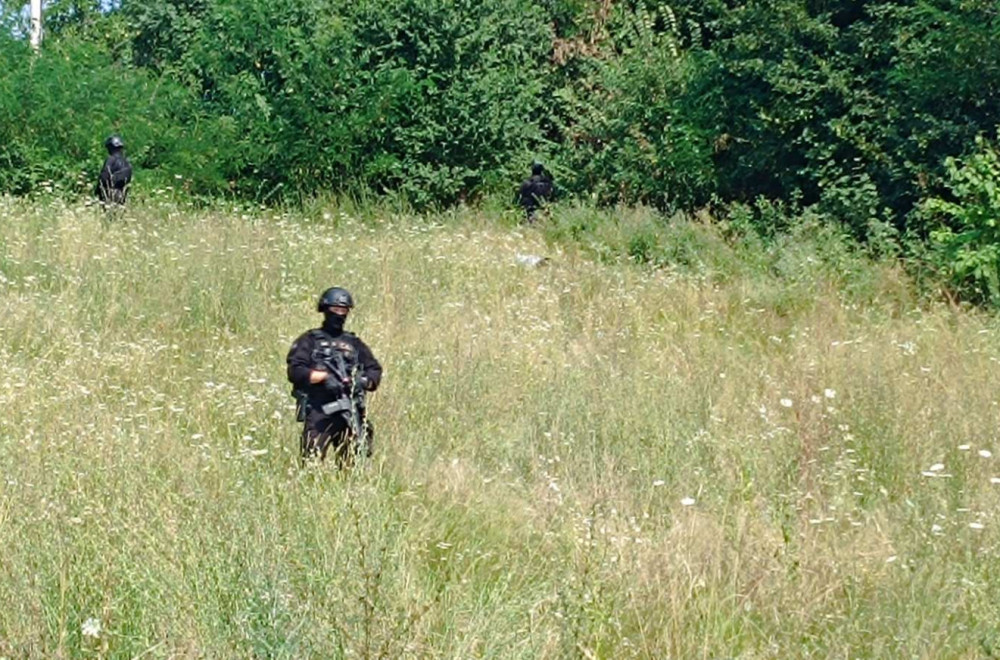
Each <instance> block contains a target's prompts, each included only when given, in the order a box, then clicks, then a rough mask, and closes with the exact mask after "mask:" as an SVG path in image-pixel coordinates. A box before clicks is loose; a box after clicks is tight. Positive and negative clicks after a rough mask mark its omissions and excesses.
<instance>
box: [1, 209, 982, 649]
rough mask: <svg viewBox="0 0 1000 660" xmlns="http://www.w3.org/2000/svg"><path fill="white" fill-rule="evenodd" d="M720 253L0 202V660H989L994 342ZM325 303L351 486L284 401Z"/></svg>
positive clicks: (902, 306)
mask: <svg viewBox="0 0 1000 660" xmlns="http://www.w3.org/2000/svg"><path fill="white" fill-rule="evenodd" d="M567 213H570V211H567ZM553 222H554V223H555V226H556V227H557V230H551V231H556V232H558V231H561V230H560V229H558V228H560V227H562V228H563V229H565V227H566V226H568V225H567V223H569V224H571V223H572V218H569V217H566V218H560V217H557V218H555V219H554V221H553ZM623 222H630V221H629V220H628V219H627V217H626V218H625V220H623ZM607 231H609V232H612V231H613V230H611V229H609V230H607ZM713 231H714V230H712V229H710V228H698V227H691V228H688V229H684V230H678V234H677V235H678V236H687V237H688V238H689V239H690V238H691V237H695V238H698V240H699V241H700V242H698V241H695V242H694V243H692V245H694V247H691V246H690V245H689V246H688V248H686V249H687V252H686V253H685V254H686V255H687V257H688V258H687V262H688V263H687V265H686V266H684V267H680V266H671V265H670V264H669V263H663V264H662V266H663V267H661V268H657V269H653V268H650V267H638V266H634V265H630V264H627V263H615V262H614V260H612V259H604V260H602V259H594V258H592V256H593V255H594V254H595V252H596V253H597V254H598V255H600V251H599V250H596V248H595V249H582V248H579V247H574V244H572V243H567V242H560V241H557V242H549V243H546V241H545V236H544V235H543V234H542V233H541V232H539V231H538V230H534V229H527V230H520V231H515V230H511V229H509V228H506V227H505V226H504V224H503V222H501V221H498V220H497V219H496V218H491V217H484V216H479V215H476V214H475V213H474V212H472V211H460V212H454V213H452V214H451V215H449V216H441V217H439V218H437V219H434V218H430V219H428V218H422V219H416V218H405V217H393V216H391V215H383V216H379V215H377V214H374V215H369V217H367V219H359V218H354V217H351V216H350V214H348V213H346V212H345V213H339V214H338V212H336V211H334V212H332V215H330V216H329V217H327V218H325V219H324V218H319V219H316V220H309V219H307V218H303V217H299V216H295V215H278V214H272V213H267V214H264V215H255V214H247V213H246V212H244V211H239V210H234V211H232V212H225V211H223V210H220V209H216V210H212V211H196V210H192V209H187V208H183V207H179V206H174V205H169V204H161V205H157V204H150V205H149V206H145V207H140V208H138V209H136V210H134V211H131V212H129V214H127V215H126V217H124V218H121V219H119V220H118V221H117V222H115V223H114V224H108V223H106V222H103V221H102V219H101V218H100V216H99V214H98V213H96V212H95V211H93V210H88V209H85V208H81V207H75V206H64V205H61V204H59V203H51V204H49V203H43V204H40V205H39V206H37V207H34V208H32V207H29V206H28V205H27V203H25V202H15V201H11V200H0V410H2V411H3V413H2V414H0V548H2V549H3V550H2V561H0V602H3V603H4V606H3V607H2V608H0V656H10V657H134V656H139V655H143V657H251V656H253V657H285V658H302V657H317V658H321V657H323V658H325V657H348V656H349V657H363V658H372V657H387V658H396V657H446V658H470V657H495V658H561V657H587V658H623V657H643V658H667V657H673V658H721V657H739V658H763V657H817V658H827V657H847V656H850V657H872V658H875V657H880V658H884V657H904V656H905V657H928V658H930V657H933V658H947V657H992V655H993V654H994V653H996V652H997V648H998V647H1000V634H998V633H997V632H996V630H997V626H996V623H997V620H998V614H1000V612H998V607H1000V606H998V604H997V603H998V600H997V598H996V594H997V589H998V588H1000V578H998V577H997V574H996V571H995V570H994V567H995V566H996V560H997V559H998V554H1000V551H998V545H997V544H998V541H1000V520H998V518H997V514H996V511H997V504H998V502H1000V485H997V484H996V483H994V482H995V481H1000V479H998V478H1000V464H998V461H1000V457H998V456H994V455H993V453H995V452H1000V439H998V433H997V428H998V422H1000V406H998V395H997V392H998V391H1000V366H998V357H1000V332H998V330H1000V329H998V327H997V324H996V322H995V321H994V320H993V319H992V318H990V317H987V316H983V315H979V314H974V313H968V314H966V313H964V312H956V311H953V310H948V309H945V308H918V307H917V306H915V305H914V304H912V303H909V302H908V300H909V298H907V296H906V294H905V286H906V285H905V282H903V281H902V279H901V278H900V276H899V275H898V273H897V272H896V270H895V269H893V268H892V267H891V266H889V265H880V264H868V265H865V266H863V268H866V269H867V270H866V271H865V272H864V276H865V277H866V278H867V280H865V281H868V282H869V283H870V286H869V289H868V290H867V293H866V294H865V296H864V297H863V299H859V298H858V297H856V296H855V297H852V296H851V295H848V293H847V290H848V287H846V286H845V280H844V276H843V274H842V273H839V272H838V271H837V270H836V268H834V267H831V266H830V264H831V263H832V261H831V260H830V259H829V258H828V257H829V256H830V252H829V250H826V251H824V250H822V249H820V248H821V247H822V244H820V243H817V242H810V240H809V239H807V238H806V237H803V238H802V242H800V243H796V242H789V243H788V244H786V245H785V246H784V247H783V249H782V251H781V253H780V257H776V258H775V259H774V260H772V261H771V262H769V265H768V266H767V267H766V268H764V267H762V266H760V265H759V264H760V263H761V262H760V261H754V260H753V259H751V256H752V254H751V255H750V256H747V254H750V253H749V252H748V253H747V254H744V255H743V256H740V252H739V250H738V249H736V248H733V249H732V250H731V251H730V252H726V253H725V254H724V255H723V256H724V257H725V259H731V260H734V261H732V264H735V265H732V266H731V267H729V268H728V270H727V271H726V273H724V274H725V277H721V276H720V271H718V268H717V266H718V264H719V263H720V261H719V260H720V258H721V257H720V254H722V253H721V252H719V251H720V250H723V249H724V248H723V247H721V246H724V242H722V241H721V239H718V237H717V236H716V235H715V234H714V233H713ZM685 232H686V233H685ZM551 235H552V234H551V233H550V236H551ZM604 238H605V239H608V236H605V237H604ZM609 240H610V239H609ZM605 244H606V243H605ZM698 245H701V246H704V249H705V250H707V251H710V250H713V249H715V250H717V251H716V252H706V253H705V254H699V253H698V249H699V248H698V247H697V246H698ZM712 246H716V247H715V248H713V247H712ZM817 246H819V247H817ZM725 249H729V248H725ZM519 253H533V254H544V255H546V256H548V257H549V261H548V263H546V264H545V265H544V266H541V267H538V268H529V267H525V266H524V265H522V264H520V263H519V261H518V259H517V255H518V254H519ZM741 259H742V260H741ZM713 264H715V266H713ZM857 267H859V268H861V267H862V266H857ZM713 269H715V270H713ZM852 281H853V280H852ZM335 284H336V285H342V286H347V287H348V288H350V289H351V290H352V291H353V292H354V293H355V296H356V299H357V300H358V308H357V310H356V312H355V314H354V315H353V316H352V318H351V320H350V322H349V325H350V327H352V328H353V329H354V330H355V331H357V332H358V333H359V334H360V335H361V336H362V337H363V338H365V340H366V341H367V342H368V343H369V344H370V345H371V346H372V347H373V349H374V351H375V353H376V355H377V356H378V357H379V359H380V360H381V361H382V362H383V364H384V365H385V368H386V376H385V381H384V386H383V387H382V389H380V391H379V392H378V393H377V394H376V395H375V396H374V397H373V401H372V407H371V412H372V416H373V418H374V420H375V424H376V432H377V440H376V443H377V454H376V457H375V460H374V461H373V464H371V465H370V466H368V467H367V468H365V469H356V470H353V471H350V472H348V473H337V472H336V471H334V470H332V469H329V468H323V469H310V470H302V469H300V468H299V467H298V464H297V456H296V451H297V433H298V427H297V426H296V424H295V423H294V420H293V417H294V414H293V410H292V400H291V398H290V397H289V386H288V385H287V383H286V382H285V379H284V356H285V352H286V351H287V349H288V346H289V344H290V342H291V340H292V339H293V338H294V337H295V336H296V335H297V334H298V333H299V332H301V331H302V330H304V329H306V328H308V327H312V326H314V325H315V324H316V323H317V321H318V318H319V317H318V315H316V314H315V313H314V311H313V305H314V304H315V303H314V299H315V296H316V295H317V294H318V293H319V291H321V290H322V289H323V288H325V287H326V286H331V285H335ZM901 291H902V292H903V293H900V292H901ZM859 300H861V302H859Z"/></svg>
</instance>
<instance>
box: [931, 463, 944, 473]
mask: <svg viewBox="0 0 1000 660" xmlns="http://www.w3.org/2000/svg"><path fill="white" fill-rule="evenodd" d="M927 469H928V470H930V471H931V472H940V471H941V470H943V469H944V463H935V464H934V465H932V466H930V467H929V468H927Z"/></svg>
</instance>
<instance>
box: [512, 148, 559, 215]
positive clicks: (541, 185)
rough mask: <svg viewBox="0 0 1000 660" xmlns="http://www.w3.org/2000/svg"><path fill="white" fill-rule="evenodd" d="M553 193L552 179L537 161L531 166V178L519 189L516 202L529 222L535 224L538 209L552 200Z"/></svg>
mask: <svg viewBox="0 0 1000 660" xmlns="http://www.w3.org/2000/svg"><path fill="white" fill-rule="evenodd" d="M552 193H553V188H552V177H551V176H549V173H548V172H546V171H545V166H544V165H542V164H541V163H539V162H538V161H537V160H536V161H535V162H533V163H532V164H531V176H530V177H528V178H527V179H525V180H524V183H522V184H521V187H520V188H518V190H517V196H516V197H515V200H514V201H515V202H516V203H517V204H518V205H519V206H520V207H521V208H523V209H524V216H525V218H526V219H527V221H528V222H534V221H535V215H536V213H537V211H538V209H539V208H541V207H543V206H544V205H545V204H547V203H548V202H550V201H551V200H552Z"/></svg>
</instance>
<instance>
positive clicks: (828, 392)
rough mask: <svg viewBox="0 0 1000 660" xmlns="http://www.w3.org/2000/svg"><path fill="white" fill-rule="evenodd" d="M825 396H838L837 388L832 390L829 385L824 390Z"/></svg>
mask: <svg viewBox="0 0 1000 660" xmlns="http://www.w3.org/2000/svg"><path fill="white" fill-rule="evenodd" d="M823 396H825V397H826V398H828V399H832V398H834V397H835V396H837V390H832V389H830V388H829V387H828V388H826V389H825V390H823Z"/></svg>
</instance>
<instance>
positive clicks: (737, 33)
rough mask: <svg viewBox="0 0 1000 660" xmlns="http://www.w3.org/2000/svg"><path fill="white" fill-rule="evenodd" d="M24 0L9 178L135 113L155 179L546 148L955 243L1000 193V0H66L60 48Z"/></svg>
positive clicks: (710, 197)
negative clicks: (993, 161) (999, 144)
mask: <svg viewBox="0 0 1000 660" xmlns="http://www.w3.org/2000/svg"><path fill="white" fill-rule="evenodd" d="M22 14H23V13H20V12H19V13H12V12H10V11H7V12H6V14H5V15H4V17H3V18H2V21H3V23H4V28H5V29H3V30H2V32H0V190H3V191H7V192H13V193H18V194H20V193H28V192H31V191H33V190H37V189H39V188H40V187H48V186H52V185H59V186H61V187H63V188H65V189H70V190H73V189H79V190H81V191H82V190H84V189H85V187H86V186H85V184H84V183H82V182H79V179H80V176H81V173H83V172H88V173H90V172H92V171H93V169H94V167H95V162H97V160H98V159H99V156H100V154H99V146H100V144H101V140H102V139H103V138H104V137H106V135H107V134H109V133H110V132H112V131H118V132H121V133H122V134H123V135H125V136H126V138H127V140H128V142H129V144H130V147H131V151H130V155H131V157H132V160H133V162H134V163H135V165H136V166H137V171H138V172H139V177H140V181H142V180H143V179H145V180H146V181H148V182H153V181H159V183H161V184H163V183H166V182H168V181H173V178H174V177H175V176H181V177H183V179H182V181H183V184H182V185H184V186H187V187H189V188H190V189H191V190H192V191H194V192H197V193H200V194H206V195H217V194H226V195H234V196H238V197H241V198H248V199H254V200H260V201H268V200H277V199H288V198H293V199H294V198H296V197H298V196H300V195H310V194H314V193H316V192H318V191H326V190H336V191H344V190H355V191H357V190H372V191H375V192H379V193H381V192H386V191H396V192H399V193H401V194H403V195H405V196H406V197H407V198H408V199H410V200H411V201H412V202H414V203H416V204H428V203H433V204H450V203H454V202H456V201H459V200H465V199H474V198H475V197H477V196H478V195H481V194H483V193H488V192H492V191H505V192H506V191H508V190H509V189H510V188H511V186H512V184H513V182H515V181H516V180H517V179H518V177H519V176H520V175H521V174H522V173H523V172H524V171H525V167H526V165H527V163H529V162H530V161H531V159H532V158H533V157H539V158H542V159H544V160H545V161H546V163H547V164H548V166H549V168H550V169H551V170H554V171H555V173H556V175H557V178H558V180H559V183H560V184H561V188H562V190H563V191H565V192H568V193H569V194H577V195H581V196H587V197H588V198H596V199H597V200H598V201H599V202H602V203H616V202H626V203H646V204H651V205H655V206H657V207H660V208H664V209H668V210H672V209H691V208H696V207H702V206H705V205H709V204H711V205H714V206H715V207H716V208H717V209H719V210H720V212H723V213H724V212H725V209H727V208H731V207H732V205H734V204H735V205H739V206H740V207H741V208H744V209H747V208H749V209H750V210H751V211H752V212H753V213H751V215H752V216H753V217H758V218H760V222H761V224H762V225H765V226H762V227H761V229H762V230H764V231H765V232H766V231H769V230H773V229H774V228H775V227H773V226H772V225H774V224H775V220H774V218H775V217H776V216H775V214H774V213H764V212H762V211H761V210H762V209H774V208H781V209H785V210H786V211H787V213H786V214H785V215H790V214H794V213H798V212H802V211H808V212H810V213H813V214H818V215H819V216H821V217H822V218H824V219H825V220H828V221H830V222H836V223H840V224H842V225H843V226H844V227H845V228H846V229H847V230H848V231H850V232H851V233H852V234H854V235H855V236H856V237H858V238H859V239H862V240H868V239H871V238H872V237H873V236H886V235H893V236H902V235H906V236H910V237H917V238H918V239H920V240H923V241H933V240H934V239H933V236H936V235H938V236H939V235H940V231H941V230H942V228H950V229H951V230H953V232H952V233H953V234H956V232H957V234H956V235H964V234H963V232H964V230H965V228H963V227H962V226H961V225H960V224H958V225H956V223H957V222H958V223H960V222H967V221H968V218H965V219H964V220H961V221H959V220H956V216H955V214H954V213H953V212H951V213H946V212H944V211H943V210H942V209H944V208H945V207H943V206H942V205H941V204H940V203H937V202H942V203H955V202H960V201H961V199H960V198H961V197H962V196H963V195H965V196H966V197H968V196H969V195H973V196H974V195H975V194H980V196H981V195H982V194H985V195H986V196H987V198H988V197H989V195H988V193H986V192H985V191H984V190H980V191H978V192H969V191H968V190H965V189H962V190H959V187H961V185H967V182H966V184H963V183H962V181H965V180H966V179H968V176H966V175H967V174H968V172H966V170H964V169H963V168H966V167H972V169H975V168H974V167H973V164H974V163H972V161H973V160H975V162H976V163H979V164H980V165H981V163H982V162H983V159H984V158H985V159H986V160H988V159H989V156H988V154H990V153H995V149H996V147H995V140H996V137H997V126H998V121H1000V5H998V4H997V3H996V2H995V0H879V1H875V0H674V1H673V2H657V1H656V0H628V1H623V0H475V1H473V0H351V1H349V2H348V1H345V0H215V1H209V0H142V1H141V2H140V1H139V0H119V1H118V2H116V3H112V4H108V3H107V2H102V1H101V0H53V2H50V3H49V4H48V9H47V23H46V28H47V38H46V41H45V43H44V48H43V50H42V52H41V53H40V54H39V55H38V56H34V55H33V54H32V53H31V51H30V49H29V48H28V46H27V44H26V43H25V39H24V38H23V36H21V35H23V25H22V26H21V28H20V29H19V27H18V25H19V22H23V15H22ZM976 159H978V160H976ZM967 162H968V163H971V164H970V165H968V166H967V165H966V163H967ZM981 169H982V168H981V167H980V170H981ZM970 171H971V170H970ZM963 172H966V173H965V174H963ZM963 176H964V177H965V179H963V178H962V177H963ZM980 178H981V177H980ZM983 183H984V185H985V182H983ZM86 185H89V183H88V184H86ZM933 200H937V202H934V201H933ZM994 201H995V200H994ZM977 203H985V204H986V208H987V209H989V208H990V206H989V205H990V204H991V203H992V202H990V201H988V200H987V201H985V202H982V200H980V202H977ZM998 206H1000V205H998ZM951 210H952V211H954V209H951ZM995 211H996V207H993V210H992V211H989V212H987V215H989V214H990V213H993V212H995ZM936 232H937V233H936ZM952 247H954V245H952ZM984 281H985V280H984Z"/></svg>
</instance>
